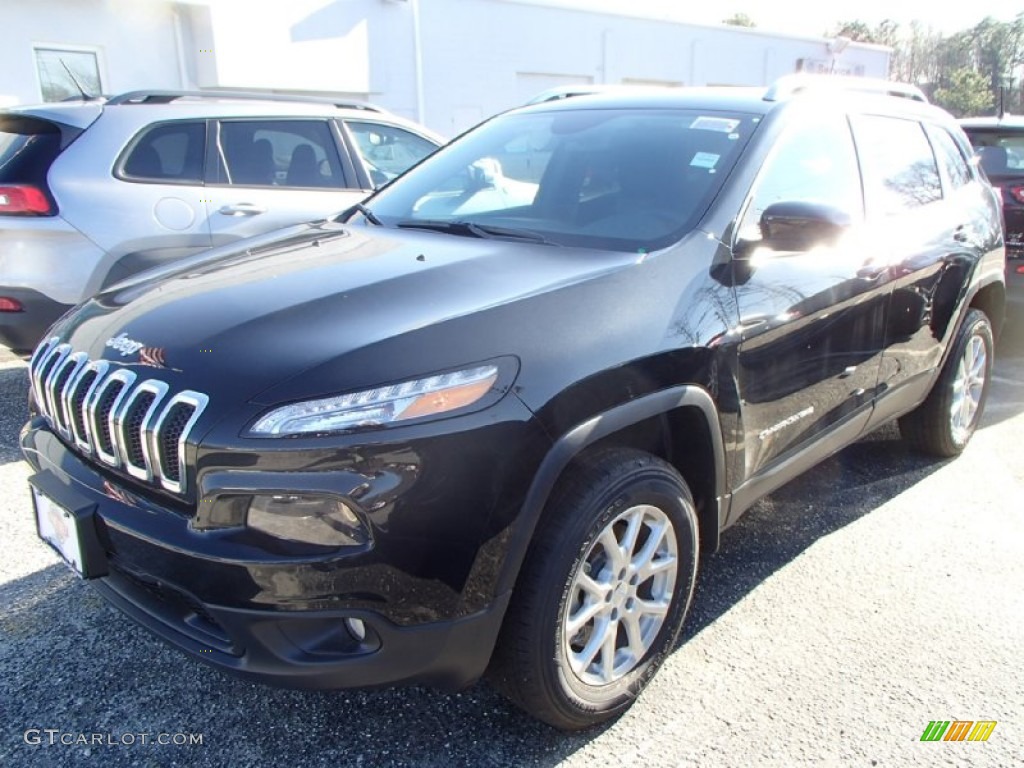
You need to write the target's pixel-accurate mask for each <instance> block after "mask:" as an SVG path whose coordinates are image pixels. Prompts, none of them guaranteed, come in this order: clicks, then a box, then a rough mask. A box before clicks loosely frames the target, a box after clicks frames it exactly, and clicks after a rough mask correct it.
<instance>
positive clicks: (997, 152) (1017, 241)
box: [960, 115, 1024, 319]
mask: <svg viewBox="0 0 1024 768" xmlns="http://www.w3.org/2000/svg"><path fill="white" fill-rule="evenodd" d="M960 125H961V127H962V128H963V129H964V131H965V132H966V133H967V136H968V138H970V140H971V143H972V144H973V145H974V147H975V149H976V150H977V153H978V158H979V162H980V163H981V167H982V168H984V169H985V173H986V174H987V175H988V178H989V179H990V180H991V182H992V184H993V186H995V187H996V188H997V189H998V190H999V194H1000V196H1001V197H1002V199H1003V222H1004V225H1005V227H1006V282H1007V287H1008V298H1009V301H1010V304H1011V305H1012V307H1013V310H1014V317H1015V319H1016V318H1021V319H1024V117H1013V116H1011V115H1006V116H1004V117H972V118H968V119H966V120H961V121H960Z"/></svg>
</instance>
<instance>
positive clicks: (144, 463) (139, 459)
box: [113, 379, 167, 482]
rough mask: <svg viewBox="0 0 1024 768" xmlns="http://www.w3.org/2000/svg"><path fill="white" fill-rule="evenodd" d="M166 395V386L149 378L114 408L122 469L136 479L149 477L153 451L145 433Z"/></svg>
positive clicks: (151, 471)
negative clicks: (120, 404)
mask: <svg viewBox="0 0 1024 768" xmlns="http://www.w3.org/2000/svg"><path fill="white" fill-rule="evenodd" d="M166 394H167V385H166V384H164V383H163V382H162V381H155V380H154V379H149V380H148V381H144V382H142V383H141V384H140V385H139V386H137V387H136V388H135V389H134V390H133V391H132V393H131V394H130V395H129V396H128V398H127V399H126V400H125V401H124V404H123V405H122V406H121V407H120V408H116V409H115V410H114V416H113V422H114V425H115V429H116V430H117V432H116V439H117V442H118V447H119V448H120V449H121V459H122V460H123V461H124V466H125V469H127V470H128V474H130V475H131V476H132V477H137V478H138V479H139V480H145V481H147V482H148V481H150V480H152V479H153V475H154V473H153V453H152V451H150V449H149V445H148V440H147V439H146V433H147V432H148V431H149V430H150V429H151V426H150V425H151V424H152V421H153V419H154V418H155V416H156V413H157V406H158V405H160V401H161V400H162V399H163V397H164V395H166Z"/></svg>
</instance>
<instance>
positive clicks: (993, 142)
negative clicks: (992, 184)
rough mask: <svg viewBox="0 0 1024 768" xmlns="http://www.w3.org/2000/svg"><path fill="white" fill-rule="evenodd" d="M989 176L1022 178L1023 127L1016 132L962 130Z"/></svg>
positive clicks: (1023, 160) (1023, 164)
mask: <svg viewBox="0 0 1024 768" xmlns="http://www.w3.org/2000/svg"><path fill="white" fill-rule="evenodd" d="M964 130H965V131H966V133H967V136H968V137H969V138H970V140H971V144H973V145H974V149H975V151H976V152H977V153H978V158H979V161H980V163H981V167H982V168H984V169H985V173H987V174H988V175H989V176H1024V127H1022V128H1018V129H1016V130H1000V129H986V130H972V129H970V128H965V129H964Z"/></svg>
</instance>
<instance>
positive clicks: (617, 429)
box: [496, 385, 728, 594]
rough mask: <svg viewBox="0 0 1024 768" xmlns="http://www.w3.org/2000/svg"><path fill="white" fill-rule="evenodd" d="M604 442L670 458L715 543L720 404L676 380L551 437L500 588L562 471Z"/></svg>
mask: <svg viewBox="0 0 1024 768" xmlns="http://www.w3.org/2000/svg"><path fill="white" fill-rule="evenodd" d="M694 433H696V436H695V434H694ZM601 445H618V446H624V447H634V448H640V449H643V450H646V451H648V452H650V453H653V454H654V455H657V456H659V458H663V459H665V460H666V461H668V462H669V463H671V464H672V465H673V466H675V468H676V469H677V470H678V471H679V472H680V474H681V475H683V478H684V479H685V480H686V483H687V485H688V486H689V487H690V490H691V492H692V493H693V494H694V499H695V501H696V503H697V517H698V522H699V524H700V543H701V548H702V549H703V550H704V551H705V552H713V551H715V550H716V549H717V548H718V535H719V532H720V530H721V527H722V525H723V523H724V520H725V512H726V511H727V506H726V502H727V498H728V497H727V493H726V478H725V447H724V441H723V438H722V429H721V425H720V423H719V419H718V410H717V408H716V406H715V402H714V400H713V399H712V398H711V395H710V394H708V392H707V391H706V390H704V389H703V388H701V387H698V386H694V385H681V386H676V387H672V388H669V389H665V390H661V391H658V392H654V393H651V394H649V395H645V396H643V397H639V398H636V399H635V400H631V401H629V402H628V403H623V404H621V405H618V406H616V407H614V408H611V409H609V410H607V411H604V412H602V413H599V414H597V415H595V416H592V417H591V418H589V419H587V420H586V421H584V422H582V423H580V424H578V425H577V426H575V427H573V428H572V429H570V430H569V431H568V432H566V433H565V434H564V435H562V436H561V437H559V438H558V439H557V440H556V441H555V443H554V445H553V446H552V447H551V449H550V450H549V451H548V452H547V454H546V455H545V457H544V459H543V460H542V461H541V464H540V467H539V468H538V470H537V472H536V473H535V475H534V478H533V482H532V483H531V484H530V488H529V490H528V491H527V494H526V498H525V500H524V502H523V507H522V512H521V514H520V515H519V520H518V522H517V525H516V526H515V528H514V530H513V532H512V534H511V538H510V541H509V545H508V550H507V555H506V557H505V561H504V563H503V565H502V569H501V572H500V573H499V576H498V584H497V589H496V592H497V593H498V594H501V593H504V592H507V591H510V590H511V589H512V588H513V587H514V586H515V582H516V579H517V577H518V575H519V570H520V568H521V567H522V563H523V560H524V559H525V557H526V553H527V550H528V549H529V545H530V542H531V541H532V539H533V535H534V532H535V531H536V529H537V526H538V523H539V522H540V520H541V517H542V515H543V512H544V508H545V506H546V505H547V502H548V499H549V498H550V496H551V493H552V491H553V490H554V488H555V486H556V485H557V483H558V481H559V479H560V478H561V477H562V476H563V474H564V473H565V471H566V470H568V469H569V468H570V467H571V466H572V463H573V461H574V460H575V459H577V458H578V457H579V456H580V455H581V454H583V453H584V452H586V451H588V450H590V449H593V448H597V447H600V446H601Z"/></svg>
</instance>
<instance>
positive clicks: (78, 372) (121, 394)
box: [29, 337, 209, 494]
mask: <svg viewBox="0 0 1024 768" xmlns="http://www.w3.org/2000/svg"><path fill="white" fill-rule="evenodd" d="M58 341H59V340H58V339H57V338H56V337H54V338H51V339H47V340H46V341H44V342H43V343H42V344H40V345H39V346H38V347H37V348H36V350H35V352H34V353H33V354H32V359H31V360H30V361H29V379H30V383H31V387H32V394H33V397H34V399H35V402H36V406H37V407H38V409H39V412H40V414H42V416H44V417H45V418H46V420H47V421H48V422H49V423H50V426H51V427H53V429H54V430H55V431H56V432H58V433H59V434H60V435H61V437H63V438H64V439H65V440H66V441H68V442H70V443H71V444H72V445H73V446H74V448H75V449H76V450H77V451H79V452H81V453H83V454H86V455H89V456H91V455H95V456H96V457H97V458H98V459H99V460H100V461H102V462H103V463H104V464H107V465H108V466H110V467H113V468H115V469H120V470H122V471H124V472H127V473H128V474H129V475H131V476H132V477H134V478H136V479H138V480H142V481H145V482H147V483H159V484H160V486H161V487H162V488H164V489H166V490H168V491H170V492H172V493H179V494H180V493H184V492H185V481H186V476H187V473H186V466H185V447H186V445H187V440H188V436H189V434H190V433H191V431H192V428H193V427H194V426H195V424H196V422H197V421H198V420H199V417H200V416H201V415H202V413H203V410H204V409H205V408H206V406H207V404H208V403H209V398H208V397H207V396H206V395H204V394H202V393H201V392H195V391H193V390H183V391H181V392H178V393H171V392H169V389H170V388H169V386H168V385H167V384H166V383H165V382H163V381H159V380H157V379H145V380H142V381H140V380H139V377H138V375H137V374H136V373H135V372H134V371H130V370H128V369H127V368H116V367H115V366H116V363H115V364H114V365H112V364H111V363H110V362H108V361H106V360H92V361H90V360H89V358H88V356H87V355H86V354H85V353H84V352H76V353H74V354H72V352H71V345H70V344H59V343H58ZM168 395H170V396H168Z"/></svg>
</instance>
